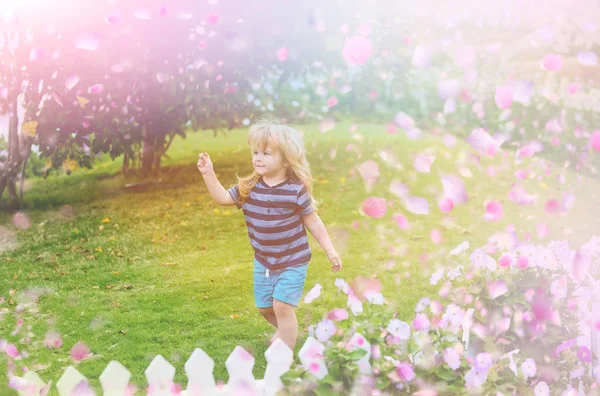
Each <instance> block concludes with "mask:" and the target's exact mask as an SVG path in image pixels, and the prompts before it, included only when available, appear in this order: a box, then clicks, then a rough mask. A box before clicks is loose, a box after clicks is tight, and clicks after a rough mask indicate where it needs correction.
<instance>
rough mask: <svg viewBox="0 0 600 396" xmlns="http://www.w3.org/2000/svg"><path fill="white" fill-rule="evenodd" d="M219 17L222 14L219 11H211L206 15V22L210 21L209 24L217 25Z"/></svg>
mask: <svg viewBox="0 0 600 396" xmlns="http://www.w3.org/2000/svg"><path fill="white" fill-rule="evenodd" d="M219 18H220V15H219V13H218V12H211V13H210V14H208V15H207V16H206V23H208V24H209V25H216V24H217V23H219Z"/></svg>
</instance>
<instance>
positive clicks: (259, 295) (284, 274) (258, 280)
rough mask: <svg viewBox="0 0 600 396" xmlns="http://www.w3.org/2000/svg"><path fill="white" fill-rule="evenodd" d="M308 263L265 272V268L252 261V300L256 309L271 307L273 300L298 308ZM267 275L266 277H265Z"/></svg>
mask: <svg viewBox="0 0 600 396" xmlns="http://www.w3.org/2000/svg"><path fill="white" fill-rule="evenodd" d="M307 269H308V263H306V264H302V265H298V266H294V267H287V268H284V269H282V270H278V271H271V270H269V271H268V272H267V267H265V266H264V265H262V264H261V263H259V262H258V261H256V258H255V259H254V300H255V301H256V307H257V308H269V307H272V306H273V299H276V300H279V301H281V302H284V303H286V304H290V305H293V306H294V307H296V306H298V303H299V302H300V298H301V297H302V292H303V290H304V282H305V281H306V271H307ZM267 274H268V277H267Z"/></svg>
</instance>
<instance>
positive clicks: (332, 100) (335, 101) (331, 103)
mask: <svg viewBox="0 0 600 396" xmlns="http://www.w3.org/2000/svg"><path fill="white" fill-rule="evenodd" d="M337 104H338V98H336V97H335V96H331V97H330V98H329V99H327V107H329V108H332V107H333V106H335V105H337Z"/></svg>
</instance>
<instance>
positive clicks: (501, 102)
mask: <svg viewBox="0 0 600 396" xmlns="http://www.w3.org/2000/svg"><path fill="white" fill-rule="evenodd" d="M494 99H495V100H496V105H497V106H498V107H499V108H500V109H509V108H510V106H511V105H512V102H513V90H512V89H511V88H510V87H509V86H506V85H503V86H499V87H496V95H495V97H494Z"/></svg>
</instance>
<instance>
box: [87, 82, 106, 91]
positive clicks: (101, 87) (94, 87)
mask: <svg viewBox="0 0 600 396" xmlns="http://www.w3.org/2000/svg"><path fill="white" fill-rule="evenodd" d="M103 90H104V85H103V84H94V85H92V86H91V87H90V88H89V89H88V93H100V92H102V91H103Z"/></svg>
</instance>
